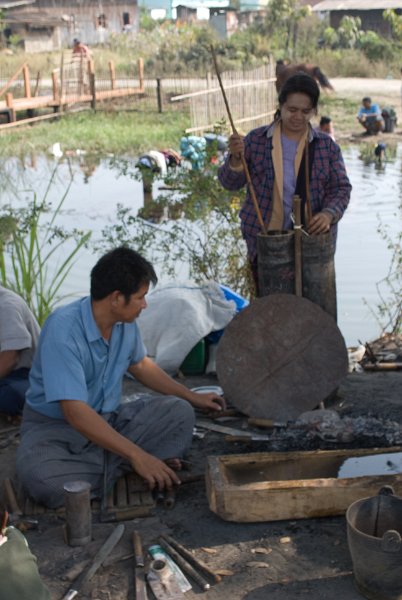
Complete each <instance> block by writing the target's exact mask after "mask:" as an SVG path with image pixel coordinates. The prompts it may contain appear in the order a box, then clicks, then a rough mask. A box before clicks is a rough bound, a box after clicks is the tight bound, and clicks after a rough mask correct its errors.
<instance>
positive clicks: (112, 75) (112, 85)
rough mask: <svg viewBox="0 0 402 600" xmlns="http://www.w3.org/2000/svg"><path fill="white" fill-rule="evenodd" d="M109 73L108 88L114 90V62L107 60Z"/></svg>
mask: <svg viewBox="0 0 402 600" xmlns="http://www.w3.org/2000/svg"><path fill="white" fill-rule="evenodd" d="M109 73H110V86H111V89H112V90H115V89H116V70H115V68H114V62H113V61H112V60H109Z"/></svg>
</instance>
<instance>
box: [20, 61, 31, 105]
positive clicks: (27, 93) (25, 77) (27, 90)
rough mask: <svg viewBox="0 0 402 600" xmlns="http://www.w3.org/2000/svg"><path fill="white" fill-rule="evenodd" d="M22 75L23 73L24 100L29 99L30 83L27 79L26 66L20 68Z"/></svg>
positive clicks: (27, 71)
mask: <svg viewBox="0 0 402 600" xmlns="http://www.w3.org/2000/svg"><path fill="white" fill-rule="evenodd" d="M22 73H23V77H24V89H25V98H30V97H31V81H30V78H29V67H28V65H24V66H23V67H22Z"/></svg>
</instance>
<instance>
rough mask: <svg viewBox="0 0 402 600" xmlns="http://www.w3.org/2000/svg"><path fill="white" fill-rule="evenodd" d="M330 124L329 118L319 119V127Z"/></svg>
mask: <svg viewBox="0 0 402 600" xmlns="http://www.w3.org/2000/svg"><path fill="white" fill-rule="evenodd" d="M330 123H331V117H321V119H320V127H322V126H323V125H329V124H330Z"/></svg>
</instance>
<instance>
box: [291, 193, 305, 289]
mask: <svg viewBox="0 0 402 600" xmlns="http://www.w3.org/2000/svg"><path fill="white" fill-rule="evenodd" d="M293 214H294V220H295V222H294V230H295V294H296V296H299V297H301V296H302V295H303V280H302V248H301V235H302V231H301V227H302V226H301V200H300V196H293Z"/></svg>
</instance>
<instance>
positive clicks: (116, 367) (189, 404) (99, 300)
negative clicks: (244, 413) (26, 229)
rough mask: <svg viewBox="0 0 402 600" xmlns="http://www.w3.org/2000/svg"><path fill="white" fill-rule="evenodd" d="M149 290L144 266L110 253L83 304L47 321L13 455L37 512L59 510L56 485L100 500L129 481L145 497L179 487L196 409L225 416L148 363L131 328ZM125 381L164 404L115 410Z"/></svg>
mask: <svg viewBox="0 0 402 600" xmlns="http://www.w3.org/2000/svg"><path fill="white" fill-rule="evenodd" d="M156 281H157V278H156V275H155V271H154V269H153V266H152V265H151V264H150V263H149V262H148V261H147V260H146V259H145V258H143V257H142V256H141V255H140V254H138V253H137V252H135V251H134V250H132V249H130V248H128V247H119V248H116V249H114V250H111V251H110V252H108V253H107V254H105V255H104V256H102V257H101V258H100V259H99V261H98V262H97V263H96V265H95V266H94V268H93V269H92V271H91V289H90V296H88V297H85V298H82V299H79V300H77V301H75V302H73V303H71V304H68V305H66V306H62V307H60V308H57V309H56V310H55V311H54V312H53V313H52V314H51V315H50V316H49V318H48V319H47V320H46V322H45V324H44V326H43V330H42V333H41V336H40V338H39V345H38V350H37V353H36V355H35V359H34V363H33V366H32V370H31V375H30V388H29V390H28V393H27V401H26V405H25V409H24V414H23V419H22V424H21V442H20V445H19V448H18V452H17V475H18V477H19V480H20V482H21V483H22V485H23V487H24V489H25V490H26V491H27V492H28V494H29V495H30V496H31V497H32V498H33V499H34V500H36V501H37V502H40V503H43V504H45V505H46V506H49V507H51V508H55V507H58V506H61V505H62V504H63V485H64V484H65V483H67V482H69V481H73V480H77V479H79V480H84V481H87V482H89V483H90V485H91V488H92V496H93V497H103V496H104V493H105V492H107V493H108V492H109V491H110V490H111V489H112V487H113V485H114V483H115V481H116V480H117V479H118V478H119V477H120V476H122V475H124V474H125V473H128V472H132V471H135V472H136V473H137V474H138V475H140V476H141V477H142V478H143V479H144V480H145V481H146V482H147V483H148V484H149V486H150V488H151V489H153V488H154V487H159V488H160V489H163V488H165V487H167V488H170V487H172V485H174V484H179V483H180V480H179V477H178V476H177V473H176V472H175V470H179V469H180V468H181V461H180V459H181V458H183V456H184V454H185V453H186V451H187V450H188V449H189V447H190V444H191V440H192V434H193V427H194V409H193V407H197V408H200V409H202V410H204V411H206V412H215V413H216V411H218V410H221V409H222V408H223V407H224V406H225V402H224V400H223V398H222V397H220V396H218V395H216V394H214V393H205V394H203V393H195V392H192V391H191V390H189V389H188V388H187V387H185V386H184V385H182V384H180V383H178V382H177V381H175V380H174V379H172V378H171V377H170V376H169V375H167V374H166V373H165V371H163V370H162V369H160V368H159V367H158V366H157V365H156V364H155V363H154V362H153V361H152V360H151V359H150V358H148V357H147V356H146V352H145V348H144V345H143V342H142V339H141V335H140V331H139V328H138V325H137V324H136V322H135V321H136V319H137V317H138V316H139V315H140V313H141V311H142V310H143V309H145V308H146V306H147V303H146V300H145V296H146V294H147V292H148V289H149V287H150V284H151V283H153V284H154V283H156ZM126 371H128V372H129V373H130V374H131V375H133V376H134V377H135V379H136V380H137V381H139V382H140V383H142V384H143V385H145V386H147V387H149V388H151V389H152V390H154V391H155V392H158V394H164V395H165V396H164V397H163V396H160V395H158V396H152V395H151V394H143V395H141V397H140V398H138V399H136V400H135V401H133V402H128V403H124V404H121V393H122V380H123V376H124V374H125V373H126ZM104 473H105V479H104ZM105 480H106V481H107V486H104V481H105ZM106 487H107V490H106Z"/></svg>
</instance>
